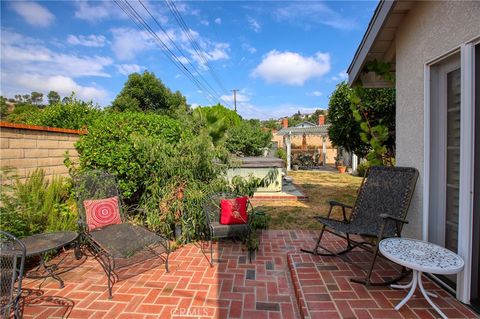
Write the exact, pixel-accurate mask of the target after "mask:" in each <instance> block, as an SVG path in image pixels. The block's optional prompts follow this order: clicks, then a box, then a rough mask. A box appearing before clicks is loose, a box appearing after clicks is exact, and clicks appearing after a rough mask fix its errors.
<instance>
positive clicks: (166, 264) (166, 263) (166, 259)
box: [165, 251, 170, 272]
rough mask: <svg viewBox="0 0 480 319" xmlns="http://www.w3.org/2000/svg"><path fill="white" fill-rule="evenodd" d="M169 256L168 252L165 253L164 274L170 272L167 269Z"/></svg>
mask: <svg viewBox="0 0 480 319" xmlns="http://www.w3.org/2000/svg"><path fill="white" fill-rule="evenodd" d="M169 256H170V252H169V251H167V258H165V271H166V272H170V270H169V269H168V257H169Z"/></svg>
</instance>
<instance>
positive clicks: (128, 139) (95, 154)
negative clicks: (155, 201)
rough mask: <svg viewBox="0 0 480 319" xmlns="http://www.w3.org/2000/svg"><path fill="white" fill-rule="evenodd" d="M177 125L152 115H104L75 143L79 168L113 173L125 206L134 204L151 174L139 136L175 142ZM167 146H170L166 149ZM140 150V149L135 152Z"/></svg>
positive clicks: (159, 116)
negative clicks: (78, 156) (124, 200)
mask: <svg viewBox="0 0 480 319" xmlns="http://www.w3.org/2000/svg"><path fill="white" fill-rule="evenodd" d="M181 131H182V130H181V125H180V123H179V122H178V121H176V120H174V119H171V118H169V117H167V116H162V115H157V114H153V113H139V112H133V113H130V112H125V113H106V114H104V115H103V116H101V117H99V118H97V119H96V120H95V121H94V122H93V124H92V125H91V126H90V127H89V129H88V134H87V135H85V136H82V137H81V138H80V140H79V141H78V142H77V143H76V145H75V147H76V148H77V150H78V152H79V154H80V167H81V168H82V169H102V170H105V171H107V172H109V173H111V174H114V175H115V176H116V177H117V179H118V180H119V186H120V189H121V191H122V194H123V196H124V197H125V199H126V202H127V203H134V202H135V203H136V202H138V200H139V198H140V196H141V194H142V193H143V191H144V188H145V186H144V184H145V180H147V179H148V178H149V177H150V175H151V174H152V172H153V168H151V167H149V166H148V165H147V164H146V162H145V160H146V159H145V154H143V153H142V152H141V146H139V144H138V140H139V138H140V137H144V138H149V139H153V140H160V141H163V142H165V144H166V145H174V144H176V143H178V141H179V140H180V136H181ZM169 147H170V146H169ZM139 148H140V149H139Z"/></svg>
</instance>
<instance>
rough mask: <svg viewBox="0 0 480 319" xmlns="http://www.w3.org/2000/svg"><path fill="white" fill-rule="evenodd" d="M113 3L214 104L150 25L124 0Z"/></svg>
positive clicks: (206, 90) (206, 89)
mask: <svg viewBox="0 0 480 319" xmlns="http://www.w3.org/2000/svg"><path fill="white" fill-rule="evenodd" d="M115 3H116V4H117V5H118V6H119V7H120V9H122V10H123V11H124V12H125V14H126V15H127V16H128V17H129V18H130V20H132V21H133V22H134V24H135V25H136V26H137V27H138V28H139V29H140V30H145V31H147V32H148V33H149V34H150V36H151V37H152V38H153V40H154V42H155V43H156V44H157V45H158V46H159V47H160V48H161V49H163V50H162V52H163V53H164V54H165V56H166V57H167V58H168V59H169V60H170V61H171V62H172V63H173V64H175V66H176V67H177V68H179V69H180V71H182V73H184V74H185V75H186V76H187V78H189V79H190V80H191V81H192V82H193V84H195V86H197V88H198V89H199V90H200V91H201V92H202V93H204V95H205V97H206V98H207V100H208V101H209V102H210V103H212V104H214V102H213V98H216V99H218V97H215V94H212V92H210V90H209V89H208V88H207V87H205V86H204V85H203V84H202V83H201V82H200V81H199V80H198V79H197V78H196V77H195V76H194V75H193V74H192V73H191V72H190V70H189V69H188V68H187V67H186V66H185V65H184V64H183V63H182V62H181V61H180V59H179V57H178V56H177V55H176V54H175V53H174V52H172V50H170V48H169V47H168V46H167V45H166V44H165V43H164V42H163V41H162V39H161V38H160V37H159V36H158V35H157V33H156V32H155V31H154V30H153V29H152V28H151V27H150V25H149V24H148V23H147V22H146V21H145V20H144V19H143V17H142V16H141V15H140V14H139V13H138V12H137V11H136V10H135V9H134V8H133V7H132V6H131V4H130V3H128V1H126V0H123V1H122V0H115ZM168 53H170V54H168Z"/></svg>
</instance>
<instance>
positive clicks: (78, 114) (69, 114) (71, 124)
mask: <svg viewBox="0 0 480 319" xmlns="http://www.w3.org/2000/svg"><path fill="white" fill-rule="evenodd" d="M100 114H101V111H100V109H98V108H97V107H95V106H94V105H93V104H92V102H88V103H87V102H83V101H81V100H78V99H76V98H75V96H72V97H71V98H70V99H67V100H66V102H65V103H56V104H53V105H51V106H47V107H45V108H44V109H42V110H40V111H39V112H38V113H37V114H36V116H34V117H30V118H28V119H27V121H26V123H28V124H32V125H42V126H50V127H60V128H69V129H72V130H80V129H85V128H86V127H88V126H90V125H91V124H92V123H93V121H94V120H95V119H96V118H97V117H99V116H100Z"/></svg>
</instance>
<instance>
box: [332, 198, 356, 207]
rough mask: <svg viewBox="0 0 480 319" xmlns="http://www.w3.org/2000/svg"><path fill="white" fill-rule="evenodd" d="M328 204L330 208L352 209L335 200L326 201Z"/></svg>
mask: <svg viewBox="0 0 480 319" xmlns="http://www.w3.org/2000/svg"><path fill="white" fill-rule="evenodd" d="M328 204H330V206H341V207H344V208H350V209H353V206H350V205H347V204H344V203H340V202H337V201H336V200H330V201H328Z"/></svg>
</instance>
